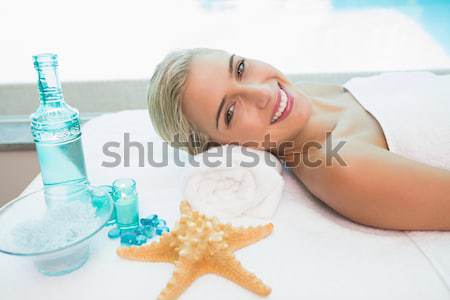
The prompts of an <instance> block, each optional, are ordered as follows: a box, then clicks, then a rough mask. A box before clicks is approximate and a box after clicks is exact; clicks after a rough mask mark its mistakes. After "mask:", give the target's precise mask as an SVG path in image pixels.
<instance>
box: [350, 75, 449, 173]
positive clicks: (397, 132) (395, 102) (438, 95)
mask: <svg viewBox="0 0 450 300" xmlns="http://www.w3.org/2000/svg"><path fill="white" fill-rule="evenodd" d="M344 87H345V88H346V89H347V90H349V91H350V92H351V93H352V94H353V96H354V97H355V98H356V99H357V100H358V102H360V103H361V104H362V106H363V107H364V108H365V109H366V110H367V111H369V112H370V113H371V114H372V115H373V116H374V117H375V118H376V119H377V120H378V122H379V123H380V125H381V127H382V128H383V131H384V134H385V136H386V140H387V143H388V146H389V150H390V151H392V152H394V153H397V154H400V155H402V156H405V157H407V158H410V159H413V160H417V161H420V162H423V163H426V164H429V165H433V166H436V167H440V168H444V169H450V75H440V76H438V75H435V74H433V73H431V72H390V73H383V74H380V75H376V76H371V77H366V78H353V79H351V80H350V81H348V82H347V83H345V84H344Z"/></svg>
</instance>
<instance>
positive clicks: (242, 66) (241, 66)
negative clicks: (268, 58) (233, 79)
mask: <svg viewBox="0 0 450 300" xmlns="http://www.w3.org/2000/svg"><path fill="white" fill-rule="evenodd" d="M244 69H245V59H242V60H241V61H240V62H239V64H238V67H237V75H238V78H241V77H242V74H243V73H244Z"/></svg>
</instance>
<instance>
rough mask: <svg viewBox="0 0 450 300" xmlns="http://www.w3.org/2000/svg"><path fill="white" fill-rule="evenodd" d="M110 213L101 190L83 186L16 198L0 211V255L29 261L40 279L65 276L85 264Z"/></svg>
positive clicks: (107, 197) (109, 203)
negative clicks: (93, 242)
mask: <svg viewBox="0 0 450 300" xmlns="http://www.w3.org/2000/svg"><path fill="white" fill-rule="evenodd" d="M113 207H114V204H113V202H112V199H111V196H110V194H109V193H108V192H107V191H106V190H105V189H103V188H101V187H94V186H90V185H83V184H76V185H75V184H74V185H71V184H61V185H56V186H52V187H46V188H43V189H41V190H38V191H36V192H32V193H30V194H27V195H25V196H20V197H18V198H16V199H15V200H13V201H11V202H9V203H8V204H6V205H5V206H3V207H2V208H0V252H3V253H5V254H9V255H16V256H23V257H28V258H31V260H32V261H33V262H34V264H35V265H36V267H37V269H38V270H39V271H40V272H41V273H43V274H45V275H52V276H55V275H64V274H67V273H69V272H72V271H74V270H76V269H78V268H80V267H81V266H82V265H83V264H84V263H85V262H86V260H87V259H88V257H89V242H90V241H91V238H92V237H93V236H95V234H96V233H97V232H99V231H100V230H101V229H102V228H103V227H104V226H105V224H106V223H108V221H109V220H110V218H111V214H112V212H113Z"/></svg>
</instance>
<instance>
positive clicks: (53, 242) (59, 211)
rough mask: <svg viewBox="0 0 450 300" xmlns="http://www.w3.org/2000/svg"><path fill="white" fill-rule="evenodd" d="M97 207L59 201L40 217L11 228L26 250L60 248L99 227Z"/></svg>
mask: <svg viewBox="0 0 450 300" xmlns="http://www.w3.org/2000/svg"><path fill="white" fill-rule="evenodd" d="M95 211H96V210H95V208H94V207H93V206H92V205H91V204H90V203H83V202H81V201H72V202H68V203H64V204H61V205H57V206H55V207H52V209H49V210H47V212H46V213H45V214H44V215H43V216H42V217H41V218H39V219H32V220H29V221H27V222H22V223H20V224H18V225H17V226H16V227H15V228H14V229H13V231H12V234H13V235H14V243H15V244H16V247H18V248H19V249H21V250H22V251H23V252H27V253H31V252H43V251H50V250H55V249H59V248H61V247H64V246H66V245H68V244H71V243H73V242H76V241H78V240H80V239H82V238H84V237H86V236H88V235H90V234H91V233H93V232H94V231H95V230H96V229H98V227H99V226H100V225H101V220H100V218H98V217H96V214H95Z"/></svg>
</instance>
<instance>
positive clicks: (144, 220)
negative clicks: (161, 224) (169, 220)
mask: <svg viewBox="0 0 450 300" xmlns="http://www.w3.org/2000/svg"><path fill="white" fill-rule="evenodd" d="M141 225H142V226H146V225H153V221H152V219H147V218H142V219H141Z"/></svg>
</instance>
